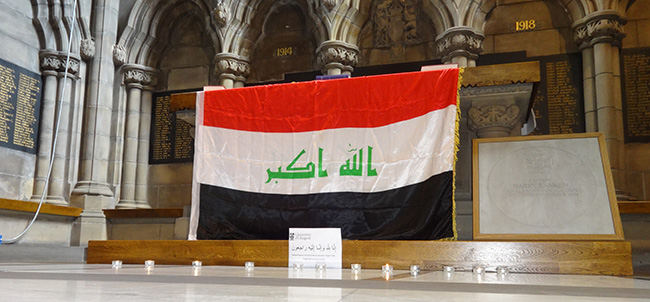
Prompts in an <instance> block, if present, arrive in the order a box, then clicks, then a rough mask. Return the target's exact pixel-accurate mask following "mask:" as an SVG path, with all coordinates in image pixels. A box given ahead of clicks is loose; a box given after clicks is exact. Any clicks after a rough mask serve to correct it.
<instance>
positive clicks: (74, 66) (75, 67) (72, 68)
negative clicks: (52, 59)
mask: <svg viewBox="0 0 650 302" xmlns="http://www.w3.org/2000/svg"><path fill="white" fill-rule="evenodd" d="M66 59H67V54H65V53H59V61H60V62H61V63H60V64H59V68H58V70H57V71H58V72H65V67H66ZM80 63H81V59H80V58H79V57H78V56H77V55H72V54H71V55H70V62H69V63H68V75H71V76H74V75H76V74H77V73H79V64H80Z"/></svg>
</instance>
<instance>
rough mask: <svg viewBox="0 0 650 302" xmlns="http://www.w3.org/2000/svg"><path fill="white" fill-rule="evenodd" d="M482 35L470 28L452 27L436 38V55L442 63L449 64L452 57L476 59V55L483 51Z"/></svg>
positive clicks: (483, 37)
mask: <svg viewBox="0 0 650 302" xmlns="http://www.w3.org/2000/svg"><path fill="white" fill-rule="evenodd" d="M483 39H485V36H484V35H483V34H482V33H479V32H477V31H475V30H474V29H472V28H470V27H452V28H450V29H448V30H447V31H445V32H444V33H443V34H441V35H439V36H438V37H436V44H437V48H438V54H439V55H440V57H441V58H442V61H443V62H449V61H451V59H452V58H454V57H466V58H468V59H472V60H476V59H478V54H479V53H481V52H482V51H483Z"/></svg>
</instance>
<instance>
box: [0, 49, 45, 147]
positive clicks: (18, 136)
mask: <svg viewBox="0 0 650 302" xmlns="http://www.w3.org/2000/svg"><path fill="white" fill-rule="evenodd" d="M40 112H41V76H40V75H39V74H37V73H34V72H31V71H28V70H26V69H24V68H22V67H20V66H17V65H15V64H12V63H9V62H7V61H4V60H0V147H5V148H10V149H14V150H20V151H24V152H28V153H32V154H35V153H36V143H37V141H38V122H39V116H40Z"/></svg>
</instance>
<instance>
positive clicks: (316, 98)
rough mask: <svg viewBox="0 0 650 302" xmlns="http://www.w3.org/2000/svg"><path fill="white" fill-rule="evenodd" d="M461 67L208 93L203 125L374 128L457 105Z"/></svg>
mask: <svg viewBox="0 0 650 302" xmlns="http://www.w3.org/2000/svg"><path fill="white" fill-rule="evenodd" d="M458 72H459V70H458V69H446V70H436V71H426V72H411V73H399V74H390V75H381V76H370V77H359V78H351V79H340V80H326V81H312V82H302V83H291V84H279V85H268V86H257V87H247V88H238V89H226V90H217V91H207V92H205V103H204V106H205V111H204V125H206V126H212V127H220V128H227V129H236V130H244V131H255V132H304V131H317V130H324V129H335V128H348V127H350V128H370V127H381V126H385V125H389V124H392V123H396V122H400V121H404V120H408V119H412V118H415V117H418V116H422V115H425V114H427V113H429V112H431V111H435V110H439V109H443V108H446V107H448V106H450V105H456V93H457V89H458Z"/></svg>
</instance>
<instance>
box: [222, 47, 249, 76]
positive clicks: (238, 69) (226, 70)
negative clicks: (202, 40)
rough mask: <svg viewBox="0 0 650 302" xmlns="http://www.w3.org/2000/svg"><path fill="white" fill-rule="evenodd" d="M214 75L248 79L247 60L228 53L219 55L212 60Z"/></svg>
mask: <svg viewBox="0 0 650 302" xmlns="http://www.w3.org/2000/svg"><path fill="white" fill-rule="evenodd" d="M214 61H215V68H214V70H215V74H217V75H218V76H221V75H224V74H231V75H233V76H234V77H244V78H248V76H249V75H250V73H251V65H250V63H248V60H246V59H244V58H242V57H239V56H237V55H234V54H230V53H220V54H217V55H216V56H215V58H214Z"/></svg>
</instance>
